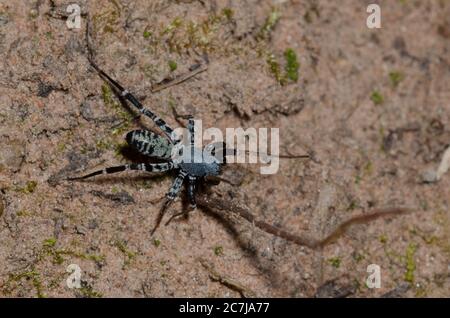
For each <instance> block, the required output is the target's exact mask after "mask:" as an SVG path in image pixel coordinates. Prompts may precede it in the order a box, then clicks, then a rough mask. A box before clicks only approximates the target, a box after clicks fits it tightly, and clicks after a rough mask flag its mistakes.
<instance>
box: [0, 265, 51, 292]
mask: <svg viewBox="0 0 450 318" xmlns="http://www.w3.org/2000/svg"><path fill="white" fill-rule="evenodd" d="M22 279H26V280H31V283H32V285H33V287H34V289H35V290H36V295H37V297H38V298H44V297H45V294H44V292H43V288H42V282H41V278H40V274H39V273H38V272H37V271H36V270H34V269H32V270H30V271H26V272H21V273H18V274H11V275H10V276H9V279H8V281H7V282H6V284H5V285H6V286H5V287H6V288H5V287H4V288H5V289H9V287H10V284H11V283H12V282H18V281H20V280H22Z"/></svg>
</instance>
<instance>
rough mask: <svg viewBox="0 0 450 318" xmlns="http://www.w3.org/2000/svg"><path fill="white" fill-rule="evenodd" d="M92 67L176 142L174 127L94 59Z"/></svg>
mask: <svg viewBox="0 0 450 318" xmlns="http://www.w3.org/2000/svg"><path fill="white" fill-rule="evenodd" d="M90 62H91V65H92V67H94V68H95V70H96V71H97V72H99V73H100V75H101V76H102V77H103V78H105V79H106V80H107V81H108V82H109V83H110V84H111V85H112V86H113V87H114V88H115V89H116V90H117V91H119V93H120V95H121V96H122V97H123V98H125V99H127V100H128V101H129V102H130V103H131V104H133V105H134V106H135V107H136V108H137V109H138V110H139V112H140V113H142V114H144V115H145V116H147V117H149V118H150V119H152V120H153V122H154V123H155V124H156V125H157V126H158V127H159V128H160V129H161V130H162V131H163V132H164V133H165V134H166V136H167V137H168V138H169V139H170V140H171V141H172V142H175V141H176V138H174V137H175V136H173V129H172V128H171V127H169V125H167V123H166V122H165V121H164V120H162V119H161V118H160V117H159V116H157V115H156V114H155V113H154V112H152V111H151V110H150V109H147V108H145V107H144V106H143V105H142V104H141V103H140V102H139V101H138V100H137V98H136V97H134V96H133V95H132V94H131V93H130V92H129V91H128V90H126V89H125V88H124V87H123V86H122V85H120V84H119V83H118V82H117V81H115V80H114V79H112V78H111V77H110V76H109V75H108V74H106V73H105V72H104V71H103V70H102V69H100V68H99V67H98V66H97V64H95V63H94V62H93V61H90Z"/></svg>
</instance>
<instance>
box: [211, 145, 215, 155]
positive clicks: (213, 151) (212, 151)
mask: <svg viewBox="0 0 450 318" xmlns="http://www.w3.org/2000/svg"><path fill="white" fill-rule="evenodd" d="M211 155H213V156H215V155H216V147H214V148H213V149H212V150H211Z"/></svg>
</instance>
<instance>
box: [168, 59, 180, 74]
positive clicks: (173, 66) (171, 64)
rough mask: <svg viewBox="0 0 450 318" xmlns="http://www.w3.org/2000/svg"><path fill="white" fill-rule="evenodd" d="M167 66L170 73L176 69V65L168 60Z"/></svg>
mask: <svg viewBox="0 0 450 318" xmlns="http://www.w3.org/2000/svg"><path fill="white" fill-rule="evenodd" d="M167 64H168V65H169V69H170V71H171V72H174V71H175V70H176V69H177V68H178V64H177V62H175V61H172V60H170V61H169V62H168V63H167Z"/></svg>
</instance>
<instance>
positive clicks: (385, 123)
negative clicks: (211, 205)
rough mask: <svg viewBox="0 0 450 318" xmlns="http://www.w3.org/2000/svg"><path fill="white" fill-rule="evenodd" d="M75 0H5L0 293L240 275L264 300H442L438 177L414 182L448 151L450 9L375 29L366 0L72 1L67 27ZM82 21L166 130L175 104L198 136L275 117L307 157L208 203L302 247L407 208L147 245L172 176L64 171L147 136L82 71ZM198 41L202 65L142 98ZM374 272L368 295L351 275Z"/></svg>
mask: <svg viewBox="0 0 450 318" xmlns="http://www.w3.org/2000/svg"><path fill="white" fill-rule="evenodd" d="M72 2H76V1H59V0H55V1H47V0H38V1H16V2H14V4H13V2H11V1H6V0H0V69H1V72H0V149H1V150H0V190H1V192H0V241H1V242H2V247H1V249H0V295H1V296H6V297H9V296H26V297H35V296H48V297H54V296H62V297H74V296H87V297H94V296H104V297H112V296H130V297H164V296H179V297H183V296H190V297H228V296H235V297H238V296H240V293H239V290H237V289H238V288H235V287H236V286H241V287H243V288H245V289H246V291H245V292H244V294H245V293H247V292H248V293H247V295H256V296H274V297H278V296H285V297H311V296H314V295H319V296H347V295H349V296H354V297H377V296H381V295H383V294H385V293H387V292H391V293H390V294H389V295H390V296H398V295H400V296H407V297H432V296H444V297H449V296H450V280H449V275H450V236H449V235H450V234H449V233H450V210H449V197H450V175H449V174H447V175H444V176H443V178H442V179H441V180H440V181H439V182H436V183H431V184H425V183H423V182H422V181H423V174H424V173H425V172H426V171H427V170H428V169H430V168H432V169H435V168H436V167H437V166H438V164H439V162H440V159H441V156H442V154H443V152H444V151H445V149H446V148H447V147H448V146H449V144H450V128H449V127H450V122H449V120H450V104H449V103H450V102H449V101H450V86H449V83H450V54H449V53H450V41H449V40H450V36H449V34H450V23H449V16H450V3H449V2H448V1H439V0H430V1H413V0H411V1H377V2H378V3H380V4H381V7H382V29H379V30H369V29H368V28H366V26H365V21H366V17H367V13H366V6H367V4H368V3H370V2H369V1H356V0H353V1H351V0H345V1H294V0H292V1H275V0H273V1H268V0H267V1H257V0H251V1H245V2H244V1H228V0H216V1H181V0H180V1H165V0H160V1H157V0H155V1H143V0H138V1H128V0H115V1H112V0H109V1H108V0H102V1H95V3H94V2H93V1H90V2H89V5H88V4H87V3H88V2H87V1H79V3H80V5H81V7H82V13H83V16H82V28H81V30H69V29H68V28H67V27H66V24H65V18H64V11H65V8H66V6H67V4H69V3H72ZM225 8H229V9H225ZM224 9H225V10H224ZM274 10H277V11H276V12H278V13H279V14H280V19H279V21H278V22H277V23H276V24H275V25H274V27H273V28H267V23H266V22H267V21H268V20H267V19H268V17H270V16H271V15H272V16H273V14H274V12H275V11H274ZM86 14H88V15H89V16H90V17H91V19H92V21H93V27H94V28H93V29H94V30H93V44H94V47H95V51H96V60H97V62H98V63H99V64H100V65H101V67H102V68H103V69H105V70H106V71H107V72H108V73H110V74H112V75H113V76H114V77H115V78H116V79H119V80H120V82H121V83H122V84H124V85H125V86H126V87H128V88H129V89H130V90H131V91H133V92H135V93H136V95H137V96H138V97H139V98H140V99H141V100H142V102H143V103H144V104H145V105H147V106H148V107H151V108H152V109H153V110H154V111H155V112H157V113H159V114H160V115H161V116H162V117H163V118H164V119H166V120H167V121H168V123H169V124H171V125H172V126H178V125H179V124H178V122H177V121H176V119H175V117H174V114H173V111H172V108H175V109H176V112H177V113H178V114H181V115H186V114H192V115H194V116H195V117H196V118H201V119H203V125H204V127H208V126H215V127H219V128H221V129H225V128H226V127H244V128H247V127H279V128H280V140H281V144H282V146H281V151H282V152H284V153H287V152H289V153H294V154H299V153H304V152H309V153H312V154H313V160H306V161H305V160H282V162H281V166H280V171H279V172H278V174H276V175H272V176H262V175H260V174H259V172H258V171H259V169H258V167H257V166H254V165H231V166H230V167H229V168H228V169H226V171H225V172H224V177H225V178H228V179H230V180H233V182H234V183H236V184H237V185H233V186H232V185H230V184H227V183H223V182H222V183H221V184H220V185H218V186H216V187H214V188H213V189H214V192H215V193H216V194H215V195H216V196H221V197H222V199H224V200H227V201H233V202H235V203H239V204H242V205H245V206H247V207H248V208H249V210H250V211H251V212H252V213H253V214H254V215H257V216H258V218H259V219H263V220H265V221H267V222H268V223H271V224H274V225H276V226H279V227H281V228H283V229H286V230H288V231H290V232H292V233H302V234H303V233H307V234H308V235H311V236H312V237H314V238H316V239H320V238H323V237H325V236H326V235H327V234H328V233H330V232H331V231H332V230H333V229H334V228H336V227H337V226H338V225H339V224H340V223H341V222H343V221H345V220H347V219H348V218H349V217H351V216H353V215H358V214H360V213H363V212H364V213H365V212H368V211H369V210H370V209H376V208H383V207H392V206H412V207H416V212H414V213H412V214H409V215H404V216H398V217H396V218H389V219H378V220H375V221H372V222H370V223H368V224H359V225H353V226H351V227H350V229H348V230H347V231H346V232H345V234H344V235H342V236H341V237H339V238H338V239H337V240H336V241H334V242H333V243H331V244H329V245H327V246H325V247H324V248H323V249H321V250H311V249H309V248H307V247H302V246H297V245H295V244H292V243H288V242H286V241H285V240H283V239H280V238H277V237H274V236H272V235H270V234H267V233H264V232H262V231H260V230H258V229H256V228H254V227H252V226H251V225H249V224H248V223H247V222H246V221H244V220H240V221H239V220H234V222H232V223H229V222H228V221H224V220H220V219H218V218H216V217H214V216H212V215H211V214H208V213H203V212H204V211H202V210H201V209H198V210H197V211H196V212H195V213H192V214H191V215H190V216H189V218H188V219H181V220H176V221H174V222H172V223H171V224H170V225H169V226H166V227H164V226H162V227H161V228H160V229H159V230H158V231H157V233H156V234H155V237H153V238H152V237H150V230H151V228H152V226H153V224H154V221H155V218H156V215H157V213H158V209H159V206H160V202H158V199H159V198H161V197H162V196H163V195H164V193H165V192H166V190H167V189H168V188H169V187H170V184H171V182H172V181H171V180H172V177H171V176H166V175H163V176H147V175H145V174H132V173H126V174H121V175H114V176H111V177H108V178H104V177H102V178H96V179H94V180H91V181H89V182H85V183H75V182H72V183H70V182H67V181H64V180H63V179H64V177H66V176H68V175H78V174H81V173H82V172H84V171H86V170H89V171H91V170H93V169H96V168H100V167H106V166H110V165H116V164H121V163H125V162H129V161H130V160H131V159H130V158H129V157H127V156H126V155H124V153H123V152H121V151H119V150H120V149H122V144H123V141H124V140H123V136H124V134H125V133H126V132H127V131H129V130H132V129H134V128H135V127H139V126H140V125H142V124H143V125H145V126H146V127H148V128H151V129H154V126H153V124H152V123H150V122H148V121H147V120H143V119H141V120H140V121H132V120H130V115H129V114H128V112H127V111H126V109H125V108H124V107H123V106H122V105H121V104H120V102H119V101H118V99H117V98H116V97H115V96H114V95H110V94H109V92H108V90H107V89H106V90H105V88H106V86H105V84H104V82H103V81H102V80H101V79H100V78H99V76H98V75H97V74H96V73H95V72H94V71H93V70H92V69H91V68H90V67H89V64H88V62H87V59H86V49H85V27H86V19H87V16H86ZM214 17H215V18H214ZM191 22H192V23H191ZM265 26H266V27H265ZM269 29H270V30H269ZM261 30H266V31H261ZM287 48H292V49H294V50H295V52H296V54H297V56H298V60H299V62H300V71H299V80H298V82H297V83H295V82H292V81H288V82H287V83H285V85H280V84H279V83H278V82H277V80H276V78H275V77H276V76H275V75H274V74H273V72H271V70H270V69H271V68H270V67H269V63H268V61H267V60H268V56H269V55H270V54H273V61H278V62H279V63H280V65H279V67H280V72H281V73H284V55H283V52H284V51H285V50H286V49H287ZM203 52H207V53H208V58H209V61H210V64H209V68H208V70H207V71H206V72H203V73H201V74H199V75H197V76H196V77H195V78H193V79H191V80H189V81H186V82H184V83H182V84H180V85H177V86H174V87H171V88H169V89H166V90H163V91H161V92H158V93H155V94H152V93H151V92H150V87H151V85H154V84H156V83H158V82H160V81H161V80H163V79H165V78H167V77H168V76H177V75H181V74H184V73H185V72H186V71H187V70H188V69H189V67H190V66H191V65H193V64H195V63H198V61H201V59H202V57H201V55H202V54H203ZM170 60H173V61H176V63H177V69H176V70H175V71H174V72H173V73H171V71H170V67H169V64H168V63H169V61H170ZM272 66H275V64H272ZM392 73H393V74H394V75H392ZM390 74H391V76H390ZM396 79H400V81H396ZM397 82H398V83H397ZM374 92H379V95H380V96H372V95H373V93H374ZM371 97H372V98H371ZM377 97H378V100H377ZM380 97H382V99H383V101H382V102H381V100H380V99H381V98H380ZM378 102H380V103H378ZM123 122H125V124H123ZM121 123H122V124H121ZM181 208H182V204H181V200H178V201H177V202H176V203H175V204H174V205H173V206H172V207H171V212H176V211H180V210H181ZM202 262H203V263H202ZM205 262H206V264H208V265H207V266H206V265H204V264H205ZM372 263H374V264H378V265H380V266H381V279H382V281H381V284H382V286H381V289H369V288H367V287H366V286H365V280H366V277H367V273H366V269H367V265H369V264H372ZM69 264H78V265H79V266H80V268H81V270H82V273H81V279H82V285H83V288H81V289H79V290H78V289H69V288H68V287H67V285H66V279H67V277H68V275H69V274H68V273H66V268H67V266H68V265H69ZM202 264H203V265H202ZM208 268H209V269H210V270H208ZM211 271H212V272H211ZM217 275H223V277H225V278H226V280H228V282H232V283H235V285H236V286H234V288H233V286H230V284H226V283H223V282H224V280H222V283H221V282H220V281H221V280H220V279H217ZM231 285H232V284H231ZM241 293H242V292H241Z"/></svg>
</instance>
